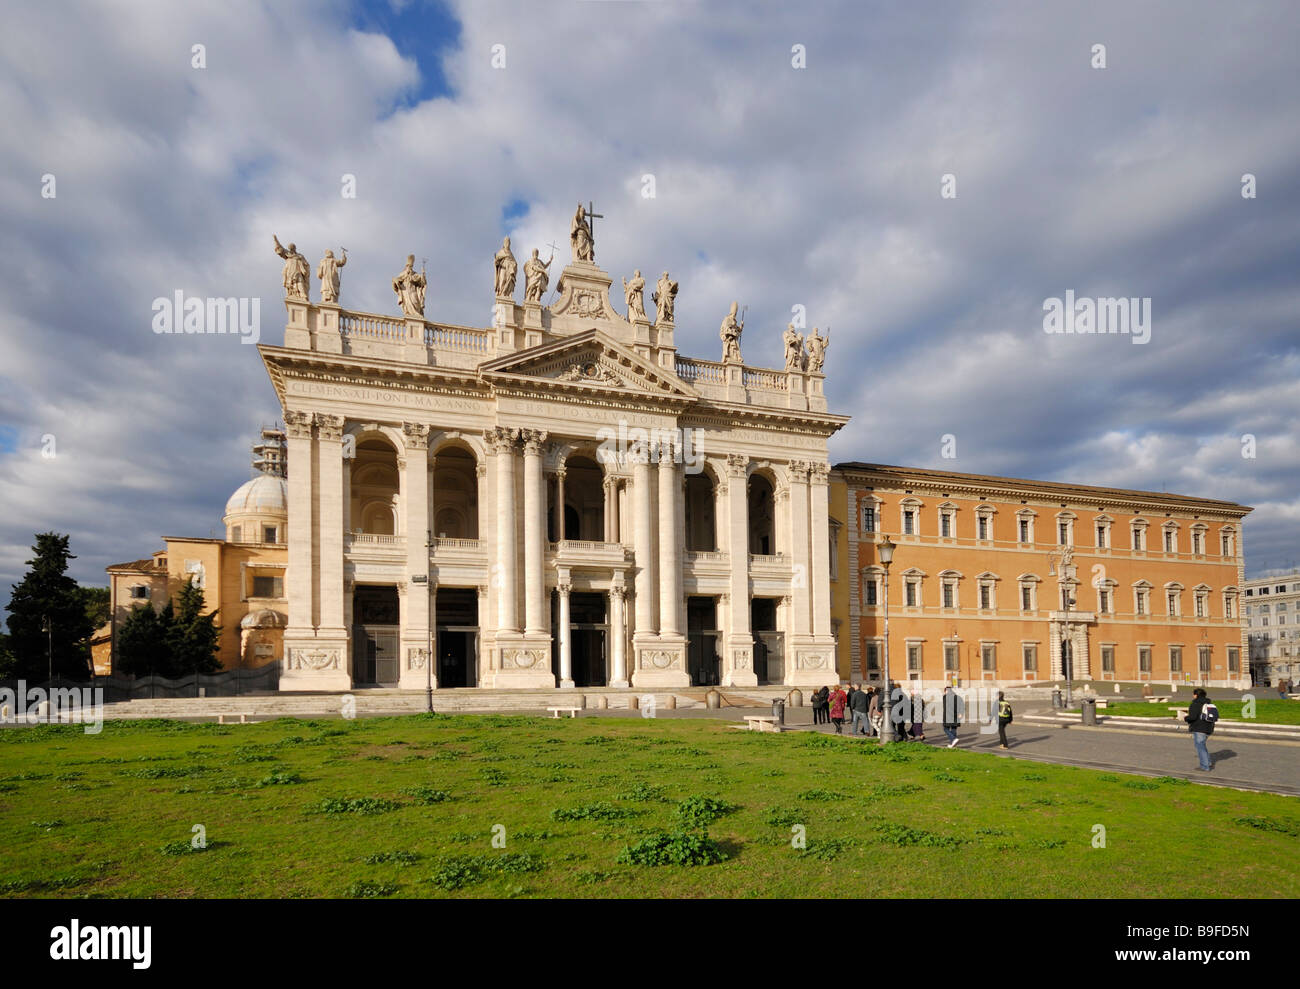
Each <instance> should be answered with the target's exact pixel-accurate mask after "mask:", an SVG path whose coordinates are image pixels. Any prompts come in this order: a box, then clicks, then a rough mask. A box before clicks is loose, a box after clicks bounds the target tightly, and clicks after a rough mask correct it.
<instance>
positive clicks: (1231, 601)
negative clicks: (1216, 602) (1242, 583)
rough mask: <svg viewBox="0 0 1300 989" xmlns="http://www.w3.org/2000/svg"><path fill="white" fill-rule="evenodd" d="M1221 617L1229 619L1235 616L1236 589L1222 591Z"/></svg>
mask: <svg viewBox="0 0 1300 989" xmlns="http://www.w3.org/2000/svg"><path fill="white" fill-rule="evenodd" d="M1223 617H1224V618H1227V619H1228V620H1229V621H1231V620H1233V619H1235V618H1236V617H1237V593H1236V591H1224V592H1223Z"/></svg>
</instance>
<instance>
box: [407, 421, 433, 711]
mask: <svg viewBox="0 0 1300 989" xmlns="http://www.w3.org/2000/svg"><path fill="white" fill-rule="evenodd" d="M402 434H403V435H402V439H403V443H404V446H405V453H404V454H403V457H402V461H401V463H400V466H401V469H402V502H403V506H404V511H403V513H402V514H403V516H404V517H405V519H406V578H407V580H408V581H410V585H409V586H408V588H407V592H406V601H405V605H406V607H405V609H404V610H403V613H402V630H401V638H402V651H401V654H400V658H401V679H400V681H399V682H400V684H401V686H402V688H403V689H408V690H414V689H417V688H422V687H423V686H424V684H425V672H424V662H427V661H428V652H429V630H430V628H432V626H431V625H430V621H431V619H432V616H431V614H430V612H431V611H432V605H431V603H430V597H431V596H432V586H431V584H432V581H431V578H430V576H429V546H428V542H429V535H430V532H429V526H430V523H429V427H428V426H426V425H424V424H422V423H414V422H407V423H403V424H402ZM420 576H423V577H424V578H425V579H424V580H423V581H416V580H413V579H412V578H414V577H420Z"/></svg>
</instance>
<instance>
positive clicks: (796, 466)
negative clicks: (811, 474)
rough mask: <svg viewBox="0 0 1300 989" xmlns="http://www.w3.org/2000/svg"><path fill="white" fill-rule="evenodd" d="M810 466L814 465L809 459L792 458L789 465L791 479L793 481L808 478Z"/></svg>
mask: <svg viewBox="0 0 1300 989" xmlns="http://www.w3.org/2000/svg"><path fill="white" fill-rule="evenodd" d="M810 467H812V464H810V463H809V462H808V461H807V460H791V461H790V464H789V467H788V470H789V472H790V480H792V481H806V480H808V469H809V468H810Z"/></svg>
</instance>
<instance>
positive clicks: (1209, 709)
mask: <svg viewBox="0 0 1300 989" xmlns="http://www.w3.org/2000/svg"><path fill="white" fill-rule="evenodd" d="M1201 720H1202V721H1208V722H1209V723H1210V724H1214V723H1215V722H1217V721H1218V720H1219V709H1218V708H1217V707H1216V706H1215V705H1214V703H1213V702H1212V701H1206V702H1205V706H1204V707H1202V708H1201Z"/></svg>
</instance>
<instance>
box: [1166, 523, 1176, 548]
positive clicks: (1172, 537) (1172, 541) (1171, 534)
mask: <svg viewBox="0 0 1300 989" xmlns="http://www.w3.org/2000/svg"><path fill="white" fill-rule="evenodd" d="M1165 552H1166V553H1177V552H1178V527H1177V526H1175V525H1174V524H1172V523H1170V524H1168V525H1166V526H1165Z"/></svg>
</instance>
